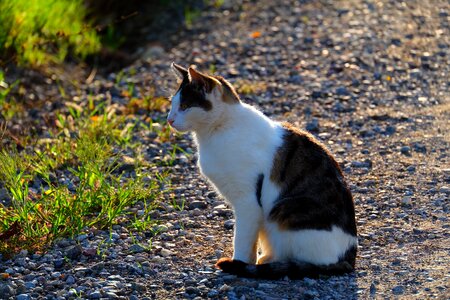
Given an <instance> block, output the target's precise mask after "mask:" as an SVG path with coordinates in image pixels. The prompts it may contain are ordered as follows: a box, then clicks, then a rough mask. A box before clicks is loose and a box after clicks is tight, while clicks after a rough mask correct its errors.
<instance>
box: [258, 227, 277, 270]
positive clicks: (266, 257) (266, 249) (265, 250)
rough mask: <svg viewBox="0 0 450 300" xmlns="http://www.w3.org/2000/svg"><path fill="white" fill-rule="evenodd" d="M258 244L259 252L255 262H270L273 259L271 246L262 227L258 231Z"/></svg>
mask: <svg viewBox="0 0 450 300" xmlns="http://www.w3.org/2000/svg"><path fill="white" fill-rule="evenodd" d="M258 246H259V252H260V253H259V254H258V259H257V261H256V263H257V264H264V263H269V262H272V260H273V253H272V247H271V245H270V242H269V239H268V237H267V232H266V230H265V229H264V228H263V229H261V230H260V231H259V234H258Z"/></svg>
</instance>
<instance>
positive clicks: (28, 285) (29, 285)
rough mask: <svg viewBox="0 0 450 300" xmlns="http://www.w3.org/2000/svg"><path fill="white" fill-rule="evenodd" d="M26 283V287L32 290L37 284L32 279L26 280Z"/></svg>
mask: <svg viewBox="0 0 450 300" xmlns="http://www.w3.org/2000/svg"><path fill="white" fill-rule="evenodd" d="M24 285H25V288H26V289H27V290H32V289H34V288H35V287H36V284H35V283H34V282H31V281H28V282H25V284H24Z"/></svg>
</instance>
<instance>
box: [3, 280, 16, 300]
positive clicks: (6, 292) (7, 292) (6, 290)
mask: <svg viewBox="0 0 450 300" xmlns="http://www.w3.org/2000/svg"><path fill="white" fill-rule="evenodd" d="M14 294H15V293H14V289H13V288H12V287H11V286H10V285H9V284H3V283H0V295H2V296H3V297H5V298H8V297H12V296H13V295H14Z"/></svg>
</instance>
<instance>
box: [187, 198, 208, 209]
mask: <svg viewBox="0 0 450 300" xmlns="http://www.w3.org/2000/svg"><path fill="white" fill-rule="evenodd" d="M206 206H207V204H206V202H203V201H198V200H195V201H192V202H191V203H189V209H191V210H192V209H196V208H198V209H205V208H206Z"/></svg>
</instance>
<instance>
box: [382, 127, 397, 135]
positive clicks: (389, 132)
mask: <svg viewBox="0 0 450 300" xmlns="http://www.w3.org/2000/svg"><path fill="white" fill-rule="evenodd" d="M396 130H397V129H396V128H395V126H391V125H389V126H386V129H385V131H384V134H385V135H393V134H394V133H395V131H396Z"/></svg>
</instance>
